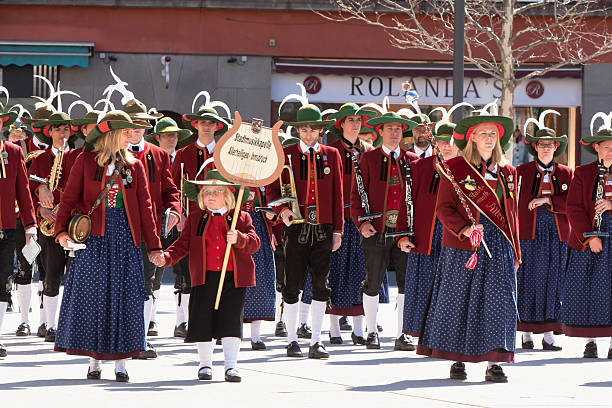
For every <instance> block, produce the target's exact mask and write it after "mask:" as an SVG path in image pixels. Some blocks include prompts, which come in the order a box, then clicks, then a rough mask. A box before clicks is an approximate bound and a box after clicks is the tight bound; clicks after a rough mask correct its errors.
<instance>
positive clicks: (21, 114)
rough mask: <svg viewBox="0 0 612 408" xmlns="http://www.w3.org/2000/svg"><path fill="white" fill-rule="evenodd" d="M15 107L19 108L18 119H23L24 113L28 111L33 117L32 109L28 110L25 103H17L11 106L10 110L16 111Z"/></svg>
mask: <svg viewBox="0 0 612 408" xmlns="http://www.w3.org/2000/svg"><path fill="white" fill-rule="evenodd" d="M15 109H18V110H17V111H16V112H17V120H21V118H23V115H24V114H26V113H27V114H28V116H29V117H32V114H31V113H30V111H29V110H27V109H26V108H24V107H23V105H22V104H20V103H16V104H14V105H13V106H11V107H10V108H9V109H8V112H15Z"/></svg>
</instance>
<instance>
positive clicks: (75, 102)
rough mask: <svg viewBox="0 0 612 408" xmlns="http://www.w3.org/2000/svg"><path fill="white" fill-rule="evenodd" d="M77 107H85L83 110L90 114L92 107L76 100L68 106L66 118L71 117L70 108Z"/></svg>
mask: <svg viewBox="0 0 612 408" xmlns="http://www.w3.org/2000/svg"><path fill="white" fill-rule="evenodd" d="M77 105H81V106H83V107H85V109H87V112H91V111H92V110H93V107H92V106H91V105H90V104H88V103H87V102H85V101H82V100H80V99H79V100H76V101H74V102H72V103H71V104H70V106H68V112H67V113H68V116H70V117H72V115H71V114H70V113H71V112H72V108H74V107H75V106H77ZM87 112H85V113H87Z"/></svg>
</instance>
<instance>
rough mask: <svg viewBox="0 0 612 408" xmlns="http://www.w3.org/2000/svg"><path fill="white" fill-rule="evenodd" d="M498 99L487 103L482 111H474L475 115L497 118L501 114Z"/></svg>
mask: <svg viewBox="0 0 612 408" xmlns="http://www.w3.org/2000/svg"><path fill="white" fill-rule="evenodd" d="M498 102H499V99H498V98H495V99H494V100H493V101H492V102H489V103H487V104H486V105H485V106H483V107H482V109H474V111H473V112H474V113H478V114H479V115H481V116H497V115H498V114H499V108H498V107H497V104H498Z"/></svg>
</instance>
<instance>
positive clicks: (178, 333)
mask: <svg viewBox="0 0 612 408" xmlns="http://www.w3.org/2000/svg"><path fill="white" fill-rule="evenodd" d="M174 337H180V338H183V339H184V338H185V337H187V323H185V322H183V323H181V324H179V325H178V326H176V327H175V328H174Z"/></svg>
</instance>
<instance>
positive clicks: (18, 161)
mask: <svg viewBox="0 0 612 408" xmlns="http://www.w3.org/2000/svg"><path fill="white" fill-rule="evenodd" d="M0 143H2V142H0ZM4 154H6V161H7V163H5V164H4V168H5V171H6V174H5V176H6V177H3V178H0V191H1V192H2V199H0V229H15V228H17V216H16V212H15V209H16V208H15V201H16V202H17V205H19V211H20V215H21V221H22V222H23V226H24V228H26V229H27V228H28V227H32V226H34V225H36V218H35V216H34V205H33V204H32V196H31V195H30V189H29V188H28V173H27V171H26V166H25V158H24V156H23V151H22V150H21V148H19V147H17V146H16V145H14V144H12V143H9V142H6V141H4V142H3V143H2V148H0V160H3V161H4V159H5V157H3V156H4Z"/></svg>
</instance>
